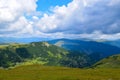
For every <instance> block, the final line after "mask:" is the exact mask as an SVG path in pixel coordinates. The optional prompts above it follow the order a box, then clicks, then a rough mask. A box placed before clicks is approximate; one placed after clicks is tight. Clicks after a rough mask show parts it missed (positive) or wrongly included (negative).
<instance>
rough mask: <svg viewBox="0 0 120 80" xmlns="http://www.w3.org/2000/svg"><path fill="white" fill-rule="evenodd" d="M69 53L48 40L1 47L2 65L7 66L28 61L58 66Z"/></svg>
mask: <svg viewBox="0 0 120 80" xmlns="http://www.w3.org/2000/svg"><path fill="white" fill-rule="evenodd" d="M67 54H68V51H67V50H64V49H63V48H60V47H57V46H54V45H50V44H48V43H47V42H33V43H30V44H11V45H8V46H3V45H2V46H1V47H0V67H6V68H7V67H10V66H14V65H16V64H19V63H21V62H27V61H29V62H33V63H37V62H38V63H40V64H49V65H56V66H57V65H59V61H60V59H61V58H63V56H65V55H67Z"/></svg>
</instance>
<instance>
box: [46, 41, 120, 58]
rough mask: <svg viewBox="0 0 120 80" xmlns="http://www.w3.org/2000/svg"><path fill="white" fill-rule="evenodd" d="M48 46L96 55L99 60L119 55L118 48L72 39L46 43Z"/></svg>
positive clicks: (119, 50)
mask: <svg viewBox="0 0 120 80" xmlns="http://www.w3.org/2000/svg"><path fill="white" fill-rule="evenodd" d="M48 43H50V44H54V45H56V46H59V47H62V48H65V49H67V50H71V51H79V52H83V53H87V54H94V55H95V54H98V55H99V56H98V57H99V58H100V59H101V58H105V57H107V56H110V55H113V54H117V53H120V48H118V47H116V46H112V45H109V44H104V43H101V42H96V41H89V40H88V41H84V40H72V39H56V40H51V41H48Z"/></svg>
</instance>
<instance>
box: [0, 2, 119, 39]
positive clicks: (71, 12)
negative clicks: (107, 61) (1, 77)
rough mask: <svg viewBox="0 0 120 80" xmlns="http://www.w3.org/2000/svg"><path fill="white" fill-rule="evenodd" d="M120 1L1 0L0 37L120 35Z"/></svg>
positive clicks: (110, 37) (111, 37)
mask: <svg viewBox="0 0 120 80" xmlns="http://www.w3.org/2000/svg"><path fill="white" fill-rule="evenodd" d="M25 3H26V4H25ZM119 4H120V0H29V1H28V0H0V37H2V38H6V37H14V38H35V37H37V38H53V39H56V38H72V39H75V38H77V39H80V38H88V39H107V40H116V39H120V5H119Z"/></svg>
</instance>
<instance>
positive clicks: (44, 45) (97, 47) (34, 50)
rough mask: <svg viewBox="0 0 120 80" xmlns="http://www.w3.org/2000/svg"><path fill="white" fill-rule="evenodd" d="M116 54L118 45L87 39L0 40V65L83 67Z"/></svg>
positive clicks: (119, 50)
mask: <svg viewBox="0 0 120 80" xmlns="http://www.w3.org/2000/svg"><path fill="white" fill-rule="evenodd" d="M119 53H120V48H119V47H117V46H113V45H110V44H106V43H102V42H96V41H89V40H72V39H56V40H50V41H47V42H44V41H41V42H31V43H24V44H21V43H6V44H2V43H1V46H0V67H4V68H8V67H11V66H15V65H18V64H21V63H29V64H34V63H38V64H42V65H49V66H66V67H78V68H84V67H91V66H93V65H94V64H96V63H97V62H98V61H100V60H102V59H104V58H106V57H109V56H112V55H115V54H119Z"/></svg>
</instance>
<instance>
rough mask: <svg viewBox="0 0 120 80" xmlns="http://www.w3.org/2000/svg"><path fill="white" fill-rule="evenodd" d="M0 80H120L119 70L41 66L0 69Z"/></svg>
mask: <svg viewBox="0 0 120 80" xmlns="http://www.w3.org/2000/svg"><path fill="white" fill-rule="evenodd" d="M0 80H120V69H78V68H66V67H49V66H41V65H27V66H19V67H16V68H14V69H8V70H3V69H0Z"/></svg>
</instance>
